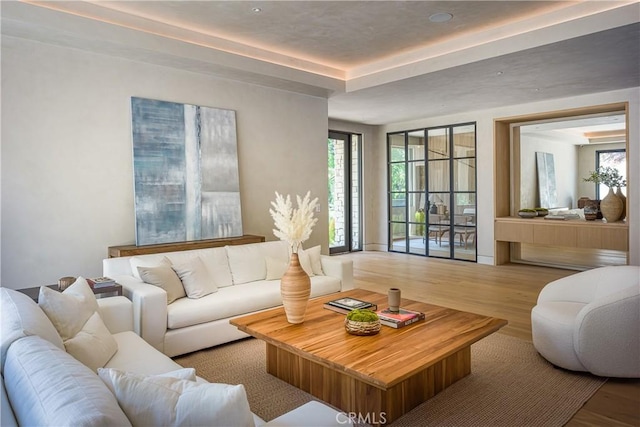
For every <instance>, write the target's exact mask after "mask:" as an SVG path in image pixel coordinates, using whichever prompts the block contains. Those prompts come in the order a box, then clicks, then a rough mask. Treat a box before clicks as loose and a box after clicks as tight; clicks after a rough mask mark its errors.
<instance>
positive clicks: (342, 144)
mask: <svg viewBox="0 0 640 427" xmlns="http://www.w3.org/2000/svg"><path fill="white" fill-rule="evenodd" d="M361 153H362V135H360V134H355V133H349V132H339V131H329V138H328V160H329V161H328V163H329V164H328V178H329V180H328V185H329V253H330V254H336V253H344V252H354V251H361V250H362V197H361V194H362V191H361V189H362V155H361Z"/></svg>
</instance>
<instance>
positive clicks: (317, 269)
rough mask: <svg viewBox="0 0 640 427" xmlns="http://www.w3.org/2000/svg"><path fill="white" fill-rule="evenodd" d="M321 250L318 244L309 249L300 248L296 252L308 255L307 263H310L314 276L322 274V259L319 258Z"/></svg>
mask: <svg viewBox="0 0 640 427" xmlns="http://www.w3.org/2000/svg"><path fill="white" fill-rule="evenodd" d="M321 251H322V247H321V246H320V245H318V246H314V247H312V248H309V249H300V251H299V252H298V256H300V253H304V254H307V255H309V263H310V264H311V269H312V270H313V274H314V275H316V276H324V271H322V261H321V260H320V255H321Z"/></svg>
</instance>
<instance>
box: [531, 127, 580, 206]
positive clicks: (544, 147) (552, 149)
mask: <svg viewBox="0 0 640 427" xmlns="http://www.w3.org/2000/svg"><path fill="white" fill-rule="evenodd" d="M537 152H542V153H551V154H553V158H554V161H553V163H554V170H555V177H556V196H557V199H556V204H555V206H539V204H538V199H539V191H538V179H537V177H538V169H537V161H536V153H537ZM577 158H578V154H577V149H576V146H575V145H573V144H571V143H568V142H566V141H563V140H562V139H560V138H542V137H540V136H538V135H536V134H525V133H521V136H520V209H533V208H536V207H543V208H569V209H572V208H576V207H577V203H578V197H576V187H577V180H578V170H577Z"/></svg>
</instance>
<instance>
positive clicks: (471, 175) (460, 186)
mask: <svg viewBox="0 0 640 427" xmlns="http://www.w3.org/2000/svg"><path fill="white" fill-rule="evenodd" d="M453 189H454V191H475V189H476V159H461V160H454V161H453Z"/></svg>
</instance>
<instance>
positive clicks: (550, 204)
mask: <svg viewBox="0 0 640 427" xmlns="http://www.w3.org/2000/svg"><path fill="white" fill-rule="evenodd" d="M536 166H537V170H538V195H539V197H538V201H539V204H538V206H539V207H542V208H555V207H557V206H558V192H557V189H556V168H555V164H554V161H553V154H552V153H543V152H540V151H536Z"/></svg>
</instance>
